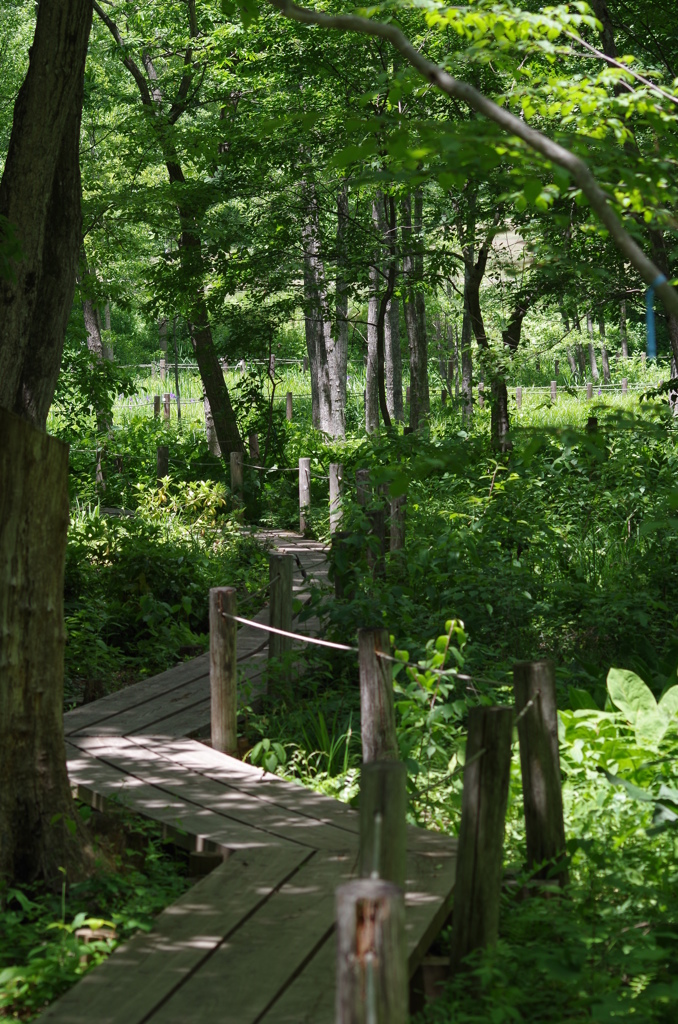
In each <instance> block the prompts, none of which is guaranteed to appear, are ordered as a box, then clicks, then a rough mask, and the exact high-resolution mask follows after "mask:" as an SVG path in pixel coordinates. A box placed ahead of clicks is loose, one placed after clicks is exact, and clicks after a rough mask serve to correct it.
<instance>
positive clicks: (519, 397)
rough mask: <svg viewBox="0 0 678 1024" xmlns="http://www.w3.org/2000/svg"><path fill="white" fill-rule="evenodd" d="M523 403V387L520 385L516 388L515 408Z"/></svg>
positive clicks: (518, 407)
mask: <svg viewBox="0 0 678 1024" xmlns="http://www.w3.org/2000/svg"><path fill="white" fill-rule="evenodd" d="M522 404H523V389H522V388H521V387H517V388H516V409H520V408H521V406H522Z"/></svg>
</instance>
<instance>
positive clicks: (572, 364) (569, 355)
mask: <svg viewBox="0 0 678 1024" xmlns="http://www.w3.org/2000/svg"><path fill="white" fill-rule="evenodd" d="M567 361H568V363H569V364H570V373H571V374H572V377H573V379H574V380H577V379H578V376H579V375H578V373H577V364H576V362H575V360H574V353H573V351H572V349H571V348H568V349H567Z"/></svg>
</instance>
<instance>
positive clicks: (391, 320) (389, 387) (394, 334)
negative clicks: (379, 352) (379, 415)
mask: <svg viewBox="0 0 678 1024" xmlns="http://www.w3.org/2000/svg"><path fill="white" fill-rule="evenodd" d="M384 350H385V360H386V401H387V404H388V411H389V413H390V414H391V416H392V417H393V419H394V420H395V421H396V423H402V422H403V419H404V417H405V413H404V408H403V366H402V357H401V354H400V299H399V298H398V296H397V295H394V296H393V298H392V299H391V300H390V302H389V303H388V307H387V309H386V321H385V323H384Z"/></svg>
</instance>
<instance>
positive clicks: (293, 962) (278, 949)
mask: <svg viewBox="0 0 678 1024" xmlns="http://www.w3.org/2000/svg"><path fill="white" fill-rule="evenodd" d="M265 539H268V540H269V542H270V545H271V546H272V547H273V546H275V547H277V548H278V549H279V550H281V551H289V552H291V553H293V554H295V555H296V562H297V572H296V574H295V580H294V586H295V590H296V591H297V593H298V594H302V593H303V591H304V590H305V588H306V587H307V586H308V579H309V578H310V577H312V576H315V577H316V579H317V580H318V581H319V582H321V583H322V580H323V578H324V577H325V576H326V572H327V563H326V560H325V558H324V553H323V551H324V549H323V548H322V545H320V544H317V543H315V542H313V541H308V540H305V539H302V538H300V537H299V536H298V535H294V534H282V533H279V532H278V533H275V534H273V533H271V534H268V535H266V536H265ZM266 617H267V610H266V609H264V610H263V611H262V612H260V613H259V614H258V615H257V616H256V619H257V620H258V621H260V622H266V621H267V618H266ZM295 628H296V627H295ZM302 628H305V629H306V631H313V628H314V623H313V620H311V621H310V622H309V623H306V624H305V626H304V627H302ZM260 645H261V632H260V631H258V630H254V629H251V628H249V627H243V628H242V629H241V630H239V631H238V653H239V657H240V655H245V654H246V653H247V652H248V651H251V652H254V651H256V648H258V647H260ZM265 657H266V656H265V653H264V652H259V653H253V654H252V657H251V658H248V659H247V660H246V661H244V662H243V674H244V675H245V676H246V677H247V678H248V680H249V682H250V684H251V686H252V689H253V691H254V692H256V689H257V687H258V686H259V687H260V686H261V685H262V683H261V674H262V668H263V664H264V660H265ZM209 706H210V700H209V660H208V655H201V656H200V657H198V658H195V659H193V661H190V662H185V663H184V664H182V665H178V666H176V667H175V668H174V669H170V670H169V671H167V672H163V673H161V674H160V675H158V676H155V677H153V678H151V679H148V680H145V681H143V682H141V683H138V684H136V685H134V686H131V687H128V688H127V689H125V690H121V691H119V692H117V693H115V694H111V695H109V696H108V697H104V698H102V699H101V700H99V701H95V702H93V703H91V704H87V705H84V706H82V707H79V708H76V709H75V710H74V711H71V712H70V713H69V714H67V715H66V716H65V732H66V746H67V759H68V770H69V775H70V778H71V782H72V784H73V787H74V789H75V791H76V792H77V794H78V795H79V796H80V797H81V798H82V799H84V800H86V801H87V802H89V803H91V804H92V805H93V806H97V807H102V806H103V804H104V803H105V801H106V800H107V799H110V798H111V797H114V798H115V799H116V800H118V801H120V802H122V803H124V804H125V805H126V806H128V807H129V808H130V809H131V810H134V811H135V812H138V813H140V814H143V815H145V816H147V817H150V818H153V819H155V820H156V821H159V822H162V824H163V826H164V828H165V830H166V833H167V834H168V835H169V836H171V837H172V838H174V839H175V840H176V841H177V842H178V843H180V844H184V845H187V846H188V847H189V848H191V849H193V850H196V851H203V852H210V851H218V852H219V853H221V854H222V855H223V858H224V859H223V862H222V863H220V864H219V866H218V867H216V868H215V870H213V871H212V872H211V873H210V874H209V875H207V876H206V877H204V878H203V879H201V880H200V881H198V882H197V883H196V884H195V885H194V886H193V887H192V888H191V889H190V890H189V891H188V892H186V893H185V894H184V896H182V897H181V898H180V899H179V900H178V901H177V902H176V903H174V904H172V905H171V906H170V907H167V908H166V909H165V911H163V913H162V914H160V915H159V917H158V918H157V919H156V922H155V926H154V928H153V930H152V931H151V932H150V933H148V934H137V935H136V936H134V937H133V938H132V939H131V940H130V941H128V942H126V943H124V944H123V945H121V946H120V947H118V949H117V950H116V951H115V952H114V953H113V954H112V956H110V957H109V958H108V960H107V961H105V962H104V963H103V964H102V965H101V966H99V967H97V968H95V969H94V970H93V971H91V972H90V973H89V974H87V975H85V976H84V978H83V979H82V980H81V981H80V982H78V984H77V985H76V986H75V987H74V988H72V989H71V990H70V991H69V992H67V993H66V994H65V995H64V996H62V997H61V999H59V1000H58V1001H57V1002H56V1003H54V1004H53V1005H52V1006H51V1007H49V1008H48V1009H47V1010H46V1011H45V1012H44V1013H43V1014H42V1015H41V1018H40V1020H41V1021H45V1022H47V1021H49V1022H53V1024H85V1022H87V1024H90V1022H91V1021H93V1020H95V1021H97V1022H98V1024H145V1022H147V1021H148V1022H151V1021H152V1022H153V1024H194V1022H195V1024H198V1022H202V1021H209V1020H212V1019H217V1020H219V1022H220V1024H260V1022H261V1024H274V1022H275V1024H332V1021H333V1020H334V975H335V944H334V916H335V906H334V892H335V889H336V887H337V886H338V885H339V884H341V883H342V882H344V881H347V880H348V879H349V878H351V877H354V876H355V873H356V870H357V858H358V814H357V812H356V811H354V810H352V809H351V808H349V807H347V806H346V805H345V804H342V803H340V802H339V801H337V800H334V799H332V798H330V797H324V796H321V795H319V794H317V793H314V792H313V791H311V790H309V789H306V788H304V787H303V786H301V785H297V784H295V783H290V782H287V781H285V780H282V779H280V778H278V777H277V776H275V775H270V774H268V773H266V772H263V771H262V770H261V769H258V768H255V767H254V766H252V765H249V764H247V763H244V762H242V761H239V760H237V759H235V758H232V757H229V756H228V755H226V754H221V753H218V752H217V751H214V750H212V749H211V748H210V747H209V746H207V745H205V743H202V742H199V740H197V739H195V738H192V737H195V736H198V735H201V734H203V733H206V731H207V729H208V726H209ZM455 850H456V845H455V842H454V840H451V839H450V838H449V837H446V836H440V835H437V834H435V833H431V832H427V831H425V830H423V829H417V828H414V827H409V833H408V860H407V882H406V906H407V945H408V955H409V967H410V973H411V974H412V973H413V972H414V970H415V969H416V967H417V966H418V964H419V962H420V961H421V959H422V957H423V955H424V954H425V953H426V951H427V949H428V947H429V945H430V943H431V941H432V939H433V938H434V937H435V935H436V933H437V932H438V930H439V929H440V927H441V925H442V924H443V922H444V920H445V918H446V917H447V915H448V913H449V907H450V899H451V892H452V887H453V884H454V870H455Z"/></svg>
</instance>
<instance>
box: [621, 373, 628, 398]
mask: <svg viewBox="0 0 678 1024" xmlns="http://www.w3.org/2000/svg"><path fill="white" fill-rule="evenodd" d="M628 390H629V378H628V377H622V395H626V394H627V393H628Z"/></svg>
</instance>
